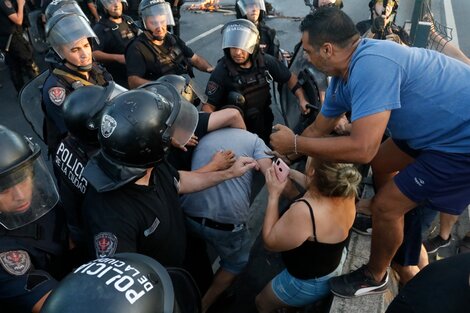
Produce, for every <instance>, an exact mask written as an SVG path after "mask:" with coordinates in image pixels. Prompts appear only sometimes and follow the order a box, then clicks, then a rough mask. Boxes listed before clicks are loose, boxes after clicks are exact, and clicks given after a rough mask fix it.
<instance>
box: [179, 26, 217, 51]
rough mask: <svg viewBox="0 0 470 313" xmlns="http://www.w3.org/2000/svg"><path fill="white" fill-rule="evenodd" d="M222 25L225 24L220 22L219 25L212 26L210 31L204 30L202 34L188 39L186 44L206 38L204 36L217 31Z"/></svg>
mask: <svg viewBox="0 0 470 313" xmlns="http://www.w3.org/2000/svg"><path fill="white" fill-rule="evenodd" d="M222 27H224V24H219V25H217V26H216V27H214V28H212V29H211V30H208V31H206V32H203V33H202V34H200V35H198V36H196V37H194V38H193V39H191V40H188V41H186V45H187V46H189V45H190V44H192V43H195V42H196V41H198V40H199V39H201V38H204V37H206V36H209V35H210V34H212V33H213V32H215V31H217V30H219V29H221V28H222Z"/></svg>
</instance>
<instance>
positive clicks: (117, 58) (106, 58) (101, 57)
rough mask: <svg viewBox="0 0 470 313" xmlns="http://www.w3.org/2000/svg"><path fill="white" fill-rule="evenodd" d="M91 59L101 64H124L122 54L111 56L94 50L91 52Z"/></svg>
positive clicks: (124, 60) (124, 59)
mask: <svg viewBox="0 0 470 313" xmlns="http://www.w3.org/2000/svg"><path fill="white" fill-rule="evenodd" d="M93 58H94V59H95V60H96V61H98V62H103V63H112V62H118V63H121V64H126V58H125V57H124V54H112V53H106V52H103V51H101V50H95V51H93Z"/></svg>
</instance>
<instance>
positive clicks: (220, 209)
mask: <svg viewBox="0 0 470 313" xmlns="http://www.w3.org/2000/svg"><path fill="white" fill-rule="evenodd" d="M219 150H232V151H233V152H234V153H235V154H236V156H237V157H239V156H248V157H252V158H254V159H255V160H259V159H263V158H270V156H269V155H267V154H266V151H270V149H269V148H268V147H267V146H266V144H265V143H264V142H263V140H261V139H260V138H259V137H258V136H257V135H255V134H253V133H250V132H248V131H246V130H242V129H237V128H224V129H220V130H217V131H213V132H211V133H209V134H207V135H206V136H204V138H202V140H201V141H200V142H199V144H198V145H197V147H196V150H195V151H194V154H193V159H192V163H191V169H192V170H196V169H198V168H201V167H202V166H204V165H206V164H207V163H209V161H210V160H211V158H212V156H213V155H214V153H215V152H217V151H219ZM252 179H253V171H248V172H247V173H245V174H244V175H243V176H241V177H237V178H232V179H229V180H226V181H224V182H222V183H220V184H218V185H216V186H213V187H210V188H208V189H205V190H203V191H199V192H194V193H191V194H186V195H184V196H183V197H182V199H181V206H182V207H183V210H184V212H185V213H186V214H188V215H190V216H196V217H205V218H209V219H212V220H214V221H217V222H220V223H230V224H238V223H244V222H246V221H247V219H248V216H249V215H250V212H249V208H250V192H251V183H252Z"/></svg>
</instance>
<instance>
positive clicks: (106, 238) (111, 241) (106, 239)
mask: <svg viewBox="0 0 470 313" xmlns="http://www.w3.org/2000/svg"><path fill="white" fill-rule="evenodd" d="M117 244H118V239H117V237H116V236H115V235H114V234H113V233H107V232H105V233H99V234H97V235H95V251H96V257H97V258H105V257H112V256H113V255H114V252H116V248H117Z"/></svg>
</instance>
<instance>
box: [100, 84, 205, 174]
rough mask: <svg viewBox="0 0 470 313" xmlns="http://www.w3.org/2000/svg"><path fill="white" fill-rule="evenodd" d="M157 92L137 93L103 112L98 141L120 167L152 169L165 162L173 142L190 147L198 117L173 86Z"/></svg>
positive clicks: (113, 102)
mask: <svg viewBox="0 0 470 313" xmlns="http://www.w3.org/2000/svg"><path fill="white" fill-rule="evenodd" d="M153 88H154V92H150V91H147V90H144V89H136V90H131V91H127V92H125V93H122V94H120V95H118V96H116V97H115V98H113V99H112V100H111V101H110V104H109V106H107V107H106V109H105V110H104V111H103V114H102V117H101V129H100V132H99V134H98V139H99V142H100V144H101V150H102V152H103V154H105V155H106V156H108V157H109V158H110V159H112V160H113V161H115V162H116V163H118V164H121V165H124V166H130V167H137V168H148V167H152V166H154V165H155V164H156V163H158V162H159V161H161V160H162V158H163V156H164V154H165V152H166V150H167V148H168V147H169V144H170V142H171V138H172V137H173V138H175V139H176V140H177V141H178V142H179V143H181V144H186V143H187V142H188V140H189V139H190V138H191V135H192V134H193V132H194V130H195V129H196V125H197V121H198V114H197V111H196V109H195V108H194V107H193V106H192V105H191V104H190V103H188V102H187V101H183V99H182V97H181V96H180V95H179V94H178V92H177V91H176V89H175V88H174V87H172V86H170V85H164V84H159V85H155V86H154V87H153Z"/></svg>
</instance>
